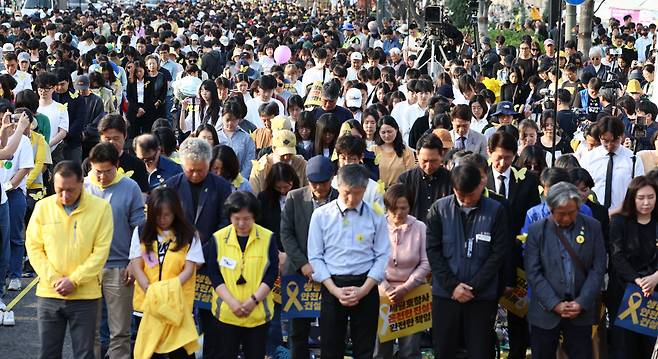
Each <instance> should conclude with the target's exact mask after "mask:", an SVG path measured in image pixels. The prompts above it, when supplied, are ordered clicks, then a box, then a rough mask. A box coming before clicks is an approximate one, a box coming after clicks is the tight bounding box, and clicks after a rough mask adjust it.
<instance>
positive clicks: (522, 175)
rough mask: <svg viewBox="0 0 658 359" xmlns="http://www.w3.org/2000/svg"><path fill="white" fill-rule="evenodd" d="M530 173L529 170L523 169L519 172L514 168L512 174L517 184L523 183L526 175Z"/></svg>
mask: <svg viewBox="0 0 658 359" xmlns="http://www.w3.org/2000/svg"><path fill="white" fill-rule="evenodd" d="M527 171H528V169H527V168H525V167H523V168H521V169H520V170H517V169H516V168H514V167H512V172H513V173H514V179H515V180H516V182H517V183H518V182H521V181H523V180H524V179H525V173H526V172H527Z"/></svg>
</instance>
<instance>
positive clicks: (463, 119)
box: [450, 105, 488, 157]
mask: <svg viewBox="0 0 658 359" xmlns="http://www.w3.org/2000/svg"><path fill="white" fill-rule="evenodd" d="M472 117H473V113H472V112H471V107H470V106H469V105H457V106H455V108H454V109H453V110H452V114H451V116H450V121H451V122H452V130H450V137H452V141H453V143H454V144H455V148H456V149H460V150H464V151H471V152H473V153H479V154H481V155H482V156H484V157H488V154H487V139H486V137H484V135H482V134H480V133H477V132H475V131H473V130H471V118H472Z"/></svg>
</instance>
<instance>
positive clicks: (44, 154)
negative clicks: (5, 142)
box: [26, 131, 52, 189]
mask: <svg viewBox="0 0 658 359" xmlns="http://www.w3.org/2000/svg"><path fill="white" fill-rule="evenodd" d="M30 142H31V143H32V151H33V152H34V167H33V168H32V170H30V173H28V175H27V180H26V186H27V188H28V189H42V188H43V177H41V174H42V173H43V167H44V165H45V164H46V163H49V164H50V163H52V159H51V160H50V161H48V158H49V157H50V156H49V154H50V147H48V142H46V139H45V138H44V137H43V136H42V135H41V134H39V133H37V132H35V131H32V133H30Z"/></svg>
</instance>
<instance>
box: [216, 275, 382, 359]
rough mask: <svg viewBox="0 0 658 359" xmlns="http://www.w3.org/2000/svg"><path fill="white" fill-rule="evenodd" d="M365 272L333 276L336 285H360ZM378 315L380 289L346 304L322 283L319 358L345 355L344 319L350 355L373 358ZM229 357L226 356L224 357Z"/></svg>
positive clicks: (356, 358) (325, 358) (328, 358)
mask: <svg viewBox="0 0 658 359" xmlns="http://www.w3.org/2000/svg"><path fill="white" fill-rule="evenodd" d="M366 278H367V277H366V275H359V276H333V277H332V280H333V281H334V283H335V284H336V286H338V287H341V288H342V287H350V286H355V287H360V286H361V285H363V283H364V282H365V281H366ZM378 318H379V291H378V289H377V287H376V286H375V287H374V288H373V289H372V290H371V291H370V293H368V294H367V295H366V296H365V297H363V299H361V301H359V304H357V305H355V306H353V307H345V306H343V305H342V304H340V301H339V300H338V298H336V297H334V296H333V295H332V294H331V293H329V291H328V290H327V288H326V287H324V286H322V309H321V310H320V337H321V338H322V340H321V343H320V349H321V350H322V359H338V358H340V359H342V358H343V357H344V356H345V334H346V331H347V322H348V319H349V323H350V336H351V337H352V344H353V347H352V357H353V358H354V359H372V355H373V353H374V351H375V338H376V336H377V320H378ZM227 359H228V358H227Z"/></svg>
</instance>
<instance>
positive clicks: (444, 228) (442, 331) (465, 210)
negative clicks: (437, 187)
mask: <svg viewBox="0 0 658 359" xmlns="http://www.w3.org/2000/svg"><path fill="white" fill-rule="evenodd" d="M450 176H451V183H452V188H453V192H454V194H453V195H450V196H447V197H444V198H441V199H439V200H438V201H436V202H435V203H434V204H433V205H432V208H431V209H430V212H429V214H428V216H427V257H428V259H429V262H430V267H431V270H432V294H433V297H434V298H433V305H432V322H433V325H432V327H433V330H434V353H435V355H436V356H437V357H440V358H452V357H454V356H455V354H456V351H457V348H458V346H459V342H460V338H462V337H464V338H466V350H467V351H468V354H469V357H470V358H489V357H491V347H492V346H493V345H494V335H495V334H494V319H495V317H496V310H497V308H498V298H499V295H500V293H499V286H500V284H501V282H502V281H503V279H502V278H501V276H500V275H499V273H500V271H501V269H502V267H503V264H504V262H505V256H506V255H507V254H508V252H509V249H510V244H511V243H510V241H509V238H508V230H509V228H508V226H507V224H508V220H507V210H506V208H505V207H504V206H503V205H502V204H501V203H500V202H498V201H496V200H493V199H490V198H486V197H484V196H483V191H484V187H485V183H484V181H482V177H481V173H480V169H479V168H478V167H476V166H474V165H471V164H460V165H458V166H457V167H455V168H453V170H452V173H451V175H450Z"/></svg>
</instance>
